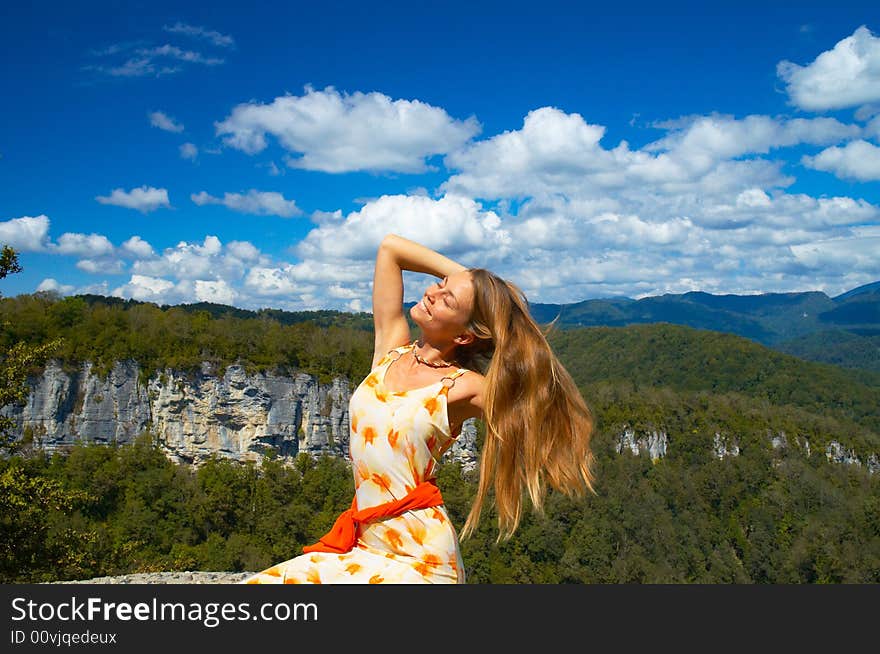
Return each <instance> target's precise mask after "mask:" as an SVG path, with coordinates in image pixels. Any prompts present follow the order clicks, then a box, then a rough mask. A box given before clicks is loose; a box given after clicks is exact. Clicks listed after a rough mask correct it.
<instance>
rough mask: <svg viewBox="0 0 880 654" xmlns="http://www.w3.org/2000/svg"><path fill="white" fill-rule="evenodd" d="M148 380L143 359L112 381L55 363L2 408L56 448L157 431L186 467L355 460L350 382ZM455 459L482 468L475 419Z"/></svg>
mask: <svg viewBox="0 0 880 654" xmlns="http://www.w3.org/2000/svg"><path fill="white" fill-rule="evenodd" d="M139 379H140V367H139V366H138V364H137V363H136V362H134V361H120V362H117V363H116V365H115V366H114V367H113V369H112V371H111V372H110V374H109V375H107V377H106V378H103V379H102V378H101V377H99V376H98V375H96V374H94V372H93V370H92V365H91V364H90V363H84V364H83V365H82V366H80V367H79V368H78V369H77V370H75V371H73V372H66V371H65V370H64V369H63V368H62V367H61V365H60V364H59V363H58V362H56V361H52V362H50V363H49V364H48V365H47V366H46V368H45V371H44V372H43V374H42V375H41V376H40V377H38V378H36V379H32V380H31V381H30V385H31V393H30V395H29V397H28V401H27V404H26V405H25V406H24V407H9V406H7V407H3V408H2V409H0V413H2V414H3V415H7V416H9V417H12V418H13V419H15V420H16V422H17V425H18V430H17V431H18V433H23V434H27V433H29V434H31V435H32V436H33V439H34V442H35V443H36V444H37V445H38V446H40V447H42V448H44V449H46V450H48V451H54V450H63V449H65V448H66V447H69V446H71V445H73V444H74V442H76V441H77V440H83V441H88V442H97V443H126V442H130V441H132V440H134V439H135V438H136V437H137V436H138V435H139V434H141V433H143V432H144V431H147V430H149V431H150V432H152V433H153V434H155V435H156V437H157V439H158V442H159V445H160V447H161V448H162V449H163V451H164V452H165V454H166V455H167V456H168V457H169V458H170V459H172V460H173V461H175V462H178V463H192V464H195V465H198V464H199V463H201V462H203V461H204V460H205V459H207V458H208V457H210V456H211V455H214V454H217V455H220V456H222V457H226V458H230V459H235V460H237V461H259V460H260V459H261V458H262V457H263V456H264V454H265V452H266V451H267V450H268V451H273V452H274V453H275V454H277V455H278V456H280V457H282V458H284V459H293V458H295V457H296V456H297V455H298V454H299V453H300V452H307V453H309V454H311V455H313V456H319V455H322V454H328V455H331V456H341V457H344V458H348V440H349V416H348V401H349V398H350V396H351V388H350V384H349V381H348V380H347V379H345V378H342V377H339V378H336V379H334V380H333V381H332V383H330V384H320V383H318V381H317V380H316V379H315V378H314V377H312V376H310V375H306V374H303V373H296V374H293V375H292V376H286V375H282V374H275V373H257V374H251V375H249V374H246V372H245V370H244V368H243V367H241V366H235V365H233V366H228V367H227V368H226V369H225V371H224V372H223V374H222V375H219V374H217V371H215V370H213V369H212V368H211V366H210V365H209V364H207V363H205V364H203V365H202V368H201V370H199V371H198V373H196V374H194V375H193V374H190V375H187V374H184V373H182V372H180V371H175V370H163V371H161V372H159V373H157V374H155V375H153V376H152V377H150V378H149V379H148V380H147V381H146V385H144V384H143V383H142V382H140V381H139ZM447 456H448V457H450V458H454V459H455V460H458V461H460V462H461V464H462V466H463V467H464V468H465V469H472V468H473V467H474V466H475V465H476V427H475V424H474V421H473V420H469V421H467V422H466V423H465V425H464V428H463V429H462V434H461V436H459V438H458V441H457V442H456V443H455V444H454V445H453V447H452V448H450V451H449V452H448V453H447Z"/></svg>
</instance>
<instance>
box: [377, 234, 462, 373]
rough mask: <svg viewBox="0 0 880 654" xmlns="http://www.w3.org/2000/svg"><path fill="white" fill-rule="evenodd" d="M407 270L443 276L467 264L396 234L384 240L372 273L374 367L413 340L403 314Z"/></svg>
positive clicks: (389, 235) (459, 269)
mask: <svg viewBox="0 0 880 654" xmlns="http://www.w3.org/2000/svg"><path fill="white" fill-rule="evenodd" d="M404 270H410V271H412V272H421V273H427V274H429V275H434V276H435V277H440V278H442V277H445V276H446V275H449V274H451V273H454V272H459V271H461V270H467V267H466V266H463V265H461V264H460V263H457V262H455V261H453V260H452V259H449V258H448V257H445V256H443V255H442V254H440V253H439V252H435V251H434V250H432V249H430V248H427V247H425V246H424V245H421V244H419V243H416V242H415V241H410V240H409V239H406V238H403V237H402V236H398V235H397V234H388V235H387V236H385V238H383V239H382V243H380V244H379V250H378V251H377V253H376V268H375V270H374V272H373V327H374V329H375V342H374V348H373V366H375V365H376V364H377V363H378V362H379V361H380V360H381V359H382V357H383V356H385V354H387V353H388V351H389V350H393V349H394V348H396V347H400V346H401V345H406V344H407V343H409V342H410V332H409V324H408V323H407V321H406V316H405V315H404V313H403V271H404Z"/></svg>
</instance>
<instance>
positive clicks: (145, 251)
mask: <svg viewBox="0 0 880 654" xmlns="http://www.w3.org/2000/svg"><path fill="white" fill-rule="evenodd" d="M121 248H122V250H123V252H126V253H128V254H131V255H133V256H135V257H139V258H141V259H150V258H152V257H154V256H156V253H155V252H154V251H153V246H152V245H150V244H149V243H147V241H145V240H144V239H142V238H141V237H140V236H132V237H131V238H130V239H128V240H127V241H125V242H124V243H123V244H122V246H121Z"/></svg>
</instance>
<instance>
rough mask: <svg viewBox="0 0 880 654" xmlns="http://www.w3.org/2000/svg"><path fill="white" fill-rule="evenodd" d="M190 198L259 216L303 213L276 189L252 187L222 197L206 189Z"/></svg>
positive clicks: (285, 215) (196, 201)
mask: <svg viewBox="0 0 880 654" xmlns="http://www.w3.org/2000/svg"><path fill="white" fill-rule="evenodd" d="M190 199H192V201H193V202H194V203H195V204H197V205H199V206H203V205H206V204H222V205H223V206H225V207H226V208H228V209H232V210H233V211H238V212H239V213H249V214H256V215H259V216H281V217H282V218H292V217H293V216H299V215H301V214H302V210H301V209H300V208H299V207H297V206H296V201H294V200H285V199H284V196H283V195H281V193H277V192H275V191H257V190H254V189H251V190H250V191H248V192H247V193H245V194H241V193H224V194H223V197H222V198H218V197H214V196H213V195H209V194H208V193H207V192H206V191H201V192H199V193H193V194H192V195H191V196H190Z"/></svg>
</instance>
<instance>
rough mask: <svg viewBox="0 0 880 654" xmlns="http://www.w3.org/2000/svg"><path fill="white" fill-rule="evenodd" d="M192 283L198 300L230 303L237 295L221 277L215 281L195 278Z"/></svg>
mask: <svg viewBox="0 0 880 654" xmlns="http://www.w3.org/2000/svg"><path fill="white" fill-rule="evenodd" d="M193 284H194V286H195V295H196V298H197V299H198V300H199V302H214V303H216V304H232V303H233V302H235V299H236V298H237V297H238V293H236V292H235V290H234V289H233V288H232V287H231V286H230V285H229V284H227V283H226V282H225V281H223V280H222V279H221V280H217V281H208V280H204V279H197V280H195V281H194V282H193Z"/></svg>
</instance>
